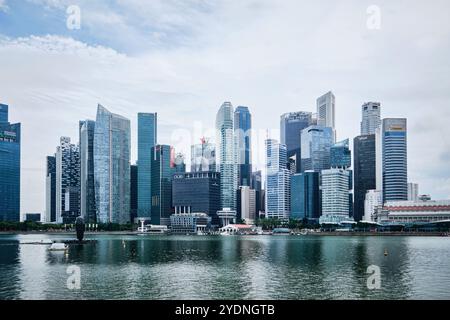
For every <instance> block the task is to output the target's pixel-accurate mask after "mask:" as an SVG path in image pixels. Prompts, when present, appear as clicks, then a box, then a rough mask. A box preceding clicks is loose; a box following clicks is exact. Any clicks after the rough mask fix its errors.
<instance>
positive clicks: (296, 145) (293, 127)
mask: <svg viewBox="0 0 450 320" xmlns="http://www.w3.org/2000/svg"><path fill="white" fill-rule="evenodd" d="M312 124H313V122H312V113H311V112H303V111H299V112H291V113H285V114H283V115H282V116H281V119H280V136H281V139H280V140H281V141H280V142H281V144H285V145H286V148H287V157H288V159H294V160H295V166H296V167H295V173H300V172H301V160H300V159H301V132H302V130H303V129H305V128H307V127H309V126H311V125H312Z"/></svg>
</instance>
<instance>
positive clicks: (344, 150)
mask: <svg viewBox="0 0 450 320" xmlns="http://www.w3.org/2000/svg"><path fill="white" fill-rule="evenodd" d="M349 146H350V141H349V139H346V140H343V141H340V142H338V143H335V144H334V145H333V146H331V148H330V165H331V168H341V169H348V168H350V167H351V166H352V153H351V151H350V147H349Z"/></svg>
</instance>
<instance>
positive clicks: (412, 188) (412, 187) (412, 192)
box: [408, 182, 419, 201]
mask: <svg viewBox="0 0 450 320" xmlns="http://www.w3.org/2000/svg"><path fill="white" fill-rule="evenodd" d="M418 200H419V184H418V183H412V182H410V183H408V201H418Z"/></svg>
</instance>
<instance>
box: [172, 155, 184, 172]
mask: <svg viewBox="0 0 450 320" xmlns="http://www.w3.org/2000/svg"><path fill="white" fill-rule="evenodd" d="M174 165H175V172H177V173H184V172H186V163H185V161H184V154H182V153H177V154H176V155H175V159H174Z"/></svg>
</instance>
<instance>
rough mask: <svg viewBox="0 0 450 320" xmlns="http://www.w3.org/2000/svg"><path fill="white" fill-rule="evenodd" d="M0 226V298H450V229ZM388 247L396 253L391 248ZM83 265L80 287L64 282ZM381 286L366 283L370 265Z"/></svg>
mask: <svg viewBox="0 0 450 320" xmlns="http://www.w3.org/2000/svg"><path fill="white" fill-rule="evenodd" d="M65 238H67V236H63V235H58V236H47V235H0V275H1V276H0V299H408V298H419V299H420V298H424V299H448V298H450V276H449V275H447V274H446V273H445V272H443V270H447V269H448V266H449V265H450V255H449V254H448V252H450V251H449V249H450V239H449V238H412V237H314V236H307V237H292V236H272V237H271V236H254V237H188V236H180V237H178V236H173V237H165V236H160V237H158V236H156V237H152V236H148V237H147V236H143V237H142V236H141V237H138V236H113V235H97V236H91V239H92V240H96V241H94V242H92V243H89V244H86V245H71V246H70V249H69V251H68V252H67V253H64V252H50V251H48V250H47V249H48V246H41V245H27V244H20V243H21V242H22V243H23V242H30V241H40V240H43V239H52V240H62V239H65ZM385 250H387V251H388V253H389V254H388V255H387V256H385V255H384V252H385ZM71 265H77V266H79V267H80V268H81V290H78V291H71V290H69V289H68V288H67V286H66V282H67V278H68V277H69V275H68V274H66V270H67V267H68V266H71ZM370 265H377V266H379V267H380V269H381V277H382V278H381V281H382V283H381V289H380V290H369V289H367V285H366V284H367V278H368V276H369V275H368V274H367V273H366V272H367V268H368V267H369V266H370Z"/></svg>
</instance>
